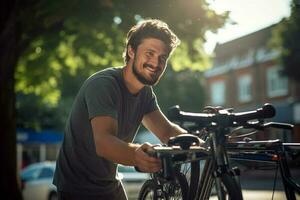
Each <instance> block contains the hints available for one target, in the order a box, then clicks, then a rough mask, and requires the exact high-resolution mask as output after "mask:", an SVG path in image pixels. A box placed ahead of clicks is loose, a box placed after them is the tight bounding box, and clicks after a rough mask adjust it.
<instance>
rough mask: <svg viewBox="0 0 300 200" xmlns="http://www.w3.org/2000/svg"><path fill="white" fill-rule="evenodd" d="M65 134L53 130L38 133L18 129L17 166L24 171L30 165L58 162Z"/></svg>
mask: <svg viewBox="0 0 300 200" xmlns="http://www.w3.org/2000/svg"><path fill="white" fill-rule="evenodd" d="M62 140H63V133H61V132H56V131H52V130H43V131H40V132H36V131H34V130H31V129H21V128H18V129H17V165H18V169H22V168H24V167H25V166H27V165H28V164H31V163H35V162H42V161H46V160H56V157H57V155H58V152H59V147H60V145H61V143H62Z"/></svg>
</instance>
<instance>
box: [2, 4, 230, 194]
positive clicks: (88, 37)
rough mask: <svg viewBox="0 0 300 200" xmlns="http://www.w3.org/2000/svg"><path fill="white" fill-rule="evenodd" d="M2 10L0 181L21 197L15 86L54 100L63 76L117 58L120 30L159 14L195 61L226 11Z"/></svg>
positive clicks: (187, 60)
mask: <svg viewBox="0 0 300 200" xmlns="http://www.w3.org/2000/svg"><path fill="white" fill-rule="evenodd" d="M0 11H1V21H0V48H1V52H0V87H1V90H0V92H1V93H0V105H1V119H2V120H1V122H2V124H5V126H1V128H0V133H1V140H0V141H1V145H0V146H1V159H2V160H1V161H2V163H3V165H4V169H5V170H2V174H1V183H2V186H4V187H3V188H2V189H3V191H4V192H3V193H2V195H4V196H7V197H8V198H9V199H20V198H21V195H20V191H19V190H18V186H17V176H16V134H15V124H16V111H15V98H16V96H15V88H16V91H22V92H23V93H24V94H30V93H34V94H36V95H38V96H41V97H43V102H44V103H45V104H49V106H51V105H52V106H55V105H57V104H58V102H59V99H60V97H61V96H62V95H64V94H63V93H62V92H61V90H60V89H59V88H63V84H65V82H64V81H63V77H75V76H76V74H77V73H81V72H83V73H84V74H85V75H87V74H91V73H92V72H94V71H95V70H98V69H101V68H105V67H108V66H113V65H117V64H121V63H122V59H121V58H120V53H121V52H122V51H123V46H122V45H120V44H123V43H124V35H125V33H126V31H127V30H128V28H129V27H130V26H131V25H133V24H135V23H136V22H137V21H138V20H140V19H141V18H147V17H153V18H160V19H162V20H165V21H166V22H168V23H169V25H170V26H171V28H172V29H174V30H175V32H176V33H177V34H178V35H179V36H180V38H181V39H182V44H183V45H182V47H183V48H181V49H179V51H181V52H188V53H185V54H184V55H187V56H186V57H182V59H180V61H184V62H182V64H181V65H183V67H189V65H190V64H193V63H197V62H198V63H199V64H201V58H202V57H201V55H203V53H202V54H201V52H202V48H201V44H202V43H203V42H204V33H205V32H206V30H211V31H216V30H217V29H218V28H219V27H221V26H222V25H223V23H224V21H225V19H226V17H227V14H226V13H225V14H223V15H217V14H216V13H215V12H213V11H212V10H209V8H208V6H207V4H206V3H205V2H204V0H202V1H201V0H190V1H188V3H187V2H186V1H185V0H175V1H174V0H164V1H160V0H152V1H147V0H101V1H99V0H90V1H80V0H73V1H67V0H51V1H50V0H27V1H26V0H24V1H18V0H4V1H2V3H1V8H0ZM196 61H197V62H196ZM171 62H172V60H171ZM175 65H176V63H174V66H175ZM184 65H185V66H184ZM177 66H179V65H177ZM180 67H181V66H180ZM86 68H87V69H86ZM83 69H84V70H83ZM15 80H16V81H17V82H15ZM15 83H16V85H15ZM65 92H66V93H67V91H65ZM6 194H7V195H6Z"/></svg>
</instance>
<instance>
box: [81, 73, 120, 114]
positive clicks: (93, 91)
mask: <svg viewBox="0 0 300 200" xmlns="http://www.w3.org/2000/svg"><path fill="white" fill-rule="evenodd" d="M117 90H118V89H117V86H116V84H115V82H114V81H113V80H112V79H111V78H108V77H101V78H97V79H94V80H91V81H89V82H88V83H87V85H86V88H85V92H84V99H85V102H86V106H87V110H88V115H89V119H90V120H91V119H92V118H94V117H96V116H111V117H113V118H115V119H117V118H118V116H117V99H118V93H117Z"/></svg>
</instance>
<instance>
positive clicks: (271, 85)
mask: <svg viewBox="0 0 300 200" xmlns="http://www.w3.org/2000/svg"><path fill="white" fill-rule="evenodd" d="M274 26H275V25H272V26H269V27H266V28H264V29H262V30H259V31H257V32H254V33H251V34H249V35H246V36H243V37H240V38H237V39H235V40H232V41H229V42H226V43H223V44H217V45H216V47H215V49H214V54H215V57H214V60H213V66H212V68H211V69H209V70H208V71H206V72H205V74H204V75H205V79H206V88H207V90H208V91H207V94H208V98H207V101H206V104H207V105H214V106H217V105H221V106H223V107H231V108H234V109H235V111H243V110H251V109H255V108H258V107H260V106H262V105H263V104H264V103H272V104H273V105H274V106H275V108H276V111H277V112H276V116H275V117H274V118H273V119H272V121H277V122H285V123H292V124H294V125H295V128H294V133H287V132H286V131H284V132H283V133H282V131H281V132H277V131H276V130H272V133H273V134H272V137H276V138H277V137H279V138H282V139H283V140H284V141H298V142H300V83H296V82H294V81H293V80H290V79H288V78H287V77H285V76H283V75H282V74H281V66H280V65H279V64H278V62H277V61H276V58H278V56H279V52H278V51H276V50H274V49H271V48H269V47H268V41H269V39H270V38H271V31H272V28H273V27H274ZM257 137H258V138H270V136H269V135H265V136H257Z"/></svg>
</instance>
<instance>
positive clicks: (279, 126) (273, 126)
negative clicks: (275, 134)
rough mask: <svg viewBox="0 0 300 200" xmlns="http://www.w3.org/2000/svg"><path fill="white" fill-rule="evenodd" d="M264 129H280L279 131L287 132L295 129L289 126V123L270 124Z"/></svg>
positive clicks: (265, 125)
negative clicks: (284, 130)
mask: <svg viewBox="0 0 300 200" xmlns="http://www.w3.org/2000/svg"><path fill="white" fill-rule="evenodd" d="M263 127H264V128H269V127H272V128H279V129H286V130H292V129H293V128H294V125H292V124H288V123H279V122H268V123H265V124H264V125H263Z"/></svg>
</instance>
